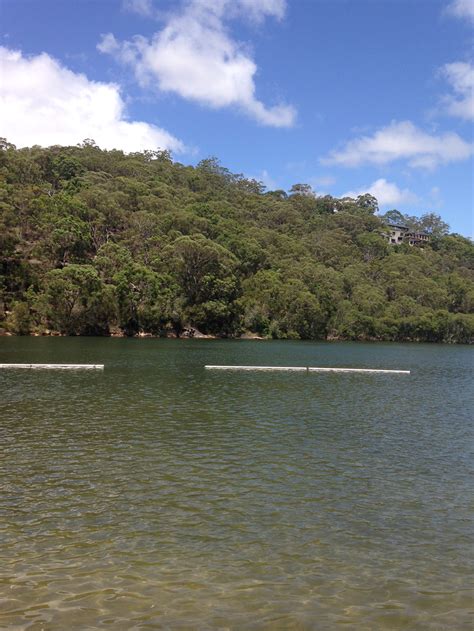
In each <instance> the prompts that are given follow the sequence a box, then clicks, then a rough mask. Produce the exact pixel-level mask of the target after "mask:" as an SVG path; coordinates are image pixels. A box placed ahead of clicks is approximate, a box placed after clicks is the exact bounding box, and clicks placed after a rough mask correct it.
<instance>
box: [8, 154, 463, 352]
mask: <svg viewBox="0 0 474 631" xmlns="http://www.w3.org/2000/svg"><path fill="white" fill-rule="evenodd" d="M0 182H1V183H0V194H1V199H0V207H1V219H0V222H1V230H0V233H1V236H0V239H1V241H0V248H1V277H0V291H1V300H0V326H1V327H2V328H3V331H4V332H5V331H6V332H11V333H15V334H32V333H39V334H42V333H45V332H57V333H61V334H67V335H108V334H110V333H111V332H114V333H116V334H117V333H119V332H120V333H122V334H124V335H136V334H140V333H141V334H146V333H150V334H153V335H180V334H181V333H182V332H183V330H184V329H185V328H187V327H195V328H196V329H198V330H199V331H201V332H203V333H206V334H213V335H219V336H240V335H241V334H242V333H244V332H248V333H254V334H257V335H260V336H264V337H273V338H293V339H298V338H301V339H327V338H329V339H333V338H338V339H351V340H359V339H360V340H364V339H379V340H398V341H401V340H410V341H439V342H464V343H465V342H472V340H473V338H474V314H473V312H474V245H473V244H472V242H471V241H470V240H469V239H466V238H465V237H462V236H460V235H454V234H449V233H447V227H446V225H445V224H444V223H443V222H442V221H441V219H440V218H439V217H437V216H435V215H425V216H423V217H422V218H421V219H420V220H417V219H416V218H414V217H403V216H401V215H400V214H399V213H391V214H390V216H391V217H392V218H398V219H399V220H403V221H404V222H405V223H406V224H407V225H410V226H411V227H413V228H414V229H420V228H422V229H424V230H426V231H427V232H428V233H429V234H430V235H431V239H430V242H429V244H427V245H425V246H424V247H423V248H419V247H410V246H409V245H408V244H405V243H403V244H401V245H396V246H394V245H390V244H389V243H388V241H387V239H386V238H384V236H383V234H384V232H386V230H387V228H386V225H385V223H384V222H383V221H382V219H381V218H379V217H378V216H377V215H376V214H375V213H376V212H377V210H378V209H377V203H376V200H375V199H374V198H373V197H371V196H368V195H365V196H362V197H359V198H358V199H357V200H353V199H349V198H345V199H336V198H332V197H330V196H326V197H315V196H314V195H313V194H312V192H311V190H310V189H309V187H307V186H306V185H301V184H300V185H295V186H293V188H292V190H291V192H290V193H289V194H287V193H285V192H284V191H268V192H265V190H264V187H263V186H262V185H261V184H260V183H259V182H256V181H254V180H248V179H246V178H244V177H242V176H239V175H235V174H232V173H230V172H229V171H228V170H227V169H225V168H223V167H221V166H220V164H219V163H218V161H217V160H215V159H208V160H204V161H202V162H201V163H199V165H198V166H196V167H191V166H184V165H182V164H179V163H177V162H173V160H172V159H171V157H170V155H169V154H168V153H167V152H145V153H137V154H128V155H126V154H124V153H123V152H121V151H102V150H101V149H99V148H98V147H97V146H95V144H94V143H93V142H92V141H85V142H84V143H83V144H82V145H81V146H80V147H51V148H48V149H41V148H39V147H33V148H31V149H22V150H17V149H16V148H15V147H14V146H13V145H9V144H8V143H7V142H5V141H4V142H3V143H2V146H1V150H0Z"/></svg>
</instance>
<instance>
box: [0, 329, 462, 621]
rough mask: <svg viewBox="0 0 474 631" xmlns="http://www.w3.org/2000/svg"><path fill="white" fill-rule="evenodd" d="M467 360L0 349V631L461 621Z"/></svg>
mask: <svg viewBox="0 0 474 631" xmlns="http://www.w3.org/2000/svg"><path fill="white" fill-rule="evenodd" d="M472 358H473V355H472V349H471V348H469V347H465V346H457V347H454V346H453V347H448V346H439V345H402V344H400V345H396V344H392V345H390V344H355V343H354V344H350V343H345V344H344V343H340V344H339V343H338V344H323V343H302V342H259V341H214V340H212V341H211V340H155V339H149V340H148V339H143V340H125V339H93V338H0V362H19V363H20V362H41V363H47V362H55V363H62V362H74V363H88V362H90V363H104V364H105V366H106V368H105V371H104V372H103V373H101V372H89V371H87V372H52V371H44V372H43V371H27V370H25V371H0V388H1V393H2V395H1V402H0V628H8V629H18V630H19V629H29V630H34V631H39V630H40V629H44V630H45V631H46V630H51V631H59V630H61V631H63V630H65V629H73V630H75V629H107V628H108V629H114V630H115V629H118V630H122V629H123V630H125V629H171V630H173V631H174V630H175V629H176V630H181V629H182V630H184V629H186V630H187V629H239V630H240V629H244V630H245V629H265V630H267V629H268V630H273V629H276V630H278V629H282V630H283V629H290V630H292V629H294V630H306V629H308V630H313V629H315V630H318V631H319V630H322V631H325V630H332V629H338V628H341V629H343V628H348V629H364V630H373V631H379V630H385V629H406V630H407V631H412V630H415V629H416V630H418V629H426V630H441V629H456V630H457V629H471V628H472V622H473V610H474V605H473V599H472V590H471V588H472V572H473V569H474V568H473V565H474V563H473V551H472V550H473V548H472V543H473V526H472V517H473V513H474V511H473V502H472V498H473V496H472V486H471V484H472V478H471V477H470V476H471V475H472V463H473V451H474V449H473V434H474V432H473V423H472V420H471V413H472V409H473V387H472ZM205 364H259V365H264V364H269V365H303V366H306V365H313V366H318V365H319V366H349V367H351V366H352V367H366V368H371V367H379V368H394V369H408V370H411V371H412V374H411V375H410V376H407V375H373V374H370V375H362V374H357V375H355V374H324V373H322V374H321V373H320V374H315V373H311V374H309V375H308V374H305V373H303V374H301V373H293V374H292V373H234V372H232V373H229V372H208V371H205V370H204V368H203V366H204V365H205Z"/></svg>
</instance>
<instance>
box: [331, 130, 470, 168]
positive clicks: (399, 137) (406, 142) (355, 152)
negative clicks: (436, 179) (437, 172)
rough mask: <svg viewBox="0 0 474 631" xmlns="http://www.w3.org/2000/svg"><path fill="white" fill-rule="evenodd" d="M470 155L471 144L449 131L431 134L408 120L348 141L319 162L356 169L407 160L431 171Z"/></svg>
mask: <svg viewBox="0 0 474 631" xmlns="http://www.w3.org/2000/svg"><path fill="white" fill-rule="evenodd" d="M472 152H473V147H472V145H471V144H469V143H468V142H466V141H465V140H463V139H462V138H460V136H458V135H457V134H455V133H453V132H447V133H443V134H439V135H431V134H428V133H426V132H424V131H422V130H421V129H418V128H417V127H416V126H415V125H414V124H413V123H412V122H410V121H401V122H397V121H393V122H392V123H390V125H387V127H382V128H381V129H379V130H378V131H376V132H375V133H374V134H373V135H371V136H361V137H360V138H355V139H354V140H350V141H349V142H348V143H347V144H346V145H345V146H344V147H343V148H342V149H340V150H335V151H333V152H332V153H331V154H330V155H329V156H328V157H327V158H325V159H324V160H323V162H325V163H327V164H338V165H341V166H346V167H357V166H360V165H362V164H376V165H384V164H388V163H389V162H394V161H396V160H407V162H408V164H409V166H411V167H421V168H426V169H433V168H435V167H437V166H439V165H440V164H447V163H449V162H457V161H460V160H466V159H467V158H469V156H471V155H472Z"/></svg>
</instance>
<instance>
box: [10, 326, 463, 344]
mask: <svg viewBox="0 0 474 631" xmlns="http://www.w3.org/2000/svg"><path fill="white" fill-rule="evenodd" d="M1 337H17V338H21V337H24V338H29V337H68V338H74V337H83V338H115V339H130V340H144V339H155V340H157V339H161V340H244V341H259V342H287V341H289V342H328V343H331V342H358V343H365V344H370V343H372V344H377V343H379V344H380V343H387V344H442V345H443V346H472V345H473V344H474V340H471V341H469V342H440V341H428V340H416V339H409V338H405V339H397V340H393V339H384V338H375V337H361V338H357V339H348V338H345V337H337V336H332V335H330V336H328V337H325V338H323V337H321V338H317V339H316V338H315V339H301V338H300V339H297V338H296V339H295V338H273V337H263V336H260V335H257V334H254V333H248V332H247V333H243V334H242V335H238V336H237V335H236V336H232V335H211V334H205V333H201V332H200V331H196V332H195V333H194V334H181V335H176V333H166V334H165V335H156V334H154V333H145V332H140V333H137V334H136V335H125V333H118V332H115V331H114V332H111V333H109V334H108V335H69V334H67V333H59V332H58V331H45V332H42V333H38V332H36V333H35V332H33V333H29V334H27V335H19V334H17V333H12V332H11V331H6V330H5V329H0V338H1Z"/></svg>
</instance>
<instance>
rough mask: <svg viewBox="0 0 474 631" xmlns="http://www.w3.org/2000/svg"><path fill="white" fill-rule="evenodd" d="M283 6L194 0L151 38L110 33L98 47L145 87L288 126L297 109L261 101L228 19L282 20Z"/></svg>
mask: <svg viewBox="0 0 474 631" xmlns="http://www.w3.org/2000/svg"><path fill="white" fill-rule="evenodd" d="M284 10H285V2H284V0H260V1H258V0H191V1H190V2H188V3H187V4H186V5H185V8H184V9H183V10H182V11H181V12H180V13H174V14H173V15H171V16H170V17H168V20H167V22H166V24H165V26H164V28H163V29H162V30H161V31H159V32H157V33H155V35H154V36H153V37H152V38H151V39H147V38H145V37H142V36H136V37H135V38H133V40H131V41H125V42H118V41H117V40H116V39H115V37H114V35H113V34H111V33H109V34H107V35H104V36H103V38H102V40H101V41H100V42H99V44H98V49H99V50H100V51H101V52H103V53H108V54H111V55H112V56H113V57H115V58H116V59H117V60H118V61H120V62H122V63H125V64H128V65H130V66H131V67H132V68H133V71H134V73H135V76H136V78H137V80H138V81H139V83H140V84H141V85H142V86H147V87H150V86H151V87H155V88H158V89H159V90H161V91H163V92H174V93H176V94H179V95H180V96H181V97H182V98H184V99H189V100H192V101H196V102H198V103H201V104H203V105H206V106H208V107H211V108H215V109H217V108H223V107H230V106H234V107H237V108H239V109H241V110H242V111H243V112H245V113H246V114H247V115H249V116H251V117H252V118H254V119H255V120H257V121H258V122H259V123H261V124H263V125H269V126H273V127H290V126H291V125H293V124H294V122H295V117H296V112H295V109H294V108H293V107H292V106H290V105H285V104H279V105H275V106H272V107H268V106H266V105H264V104H263V103H262V102H261V101H260V100H258V98H257V97H256V86H255V74H256V72H257V65H256V63H255V62H254V61H253V59H252V58H251V56H250V54H249V52H248V51H247V50H245V49H244V47H243V46H242V45H241V44H239V43H238V42H236V41H235V40H234V39H232V37H231V36H230V35H229V33H228V31H227V29H226V26H225V21H226V20H227V19H230V18H234V17H242V16H243V15H244V16H245V17H246V18H247V19H250V20H252V21H255V22H261V21H262V20H263V19H264V18H265V17H267V16H273V17H275V18H277V19H281V18H282V17H283V15H284Z"/></svg>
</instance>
